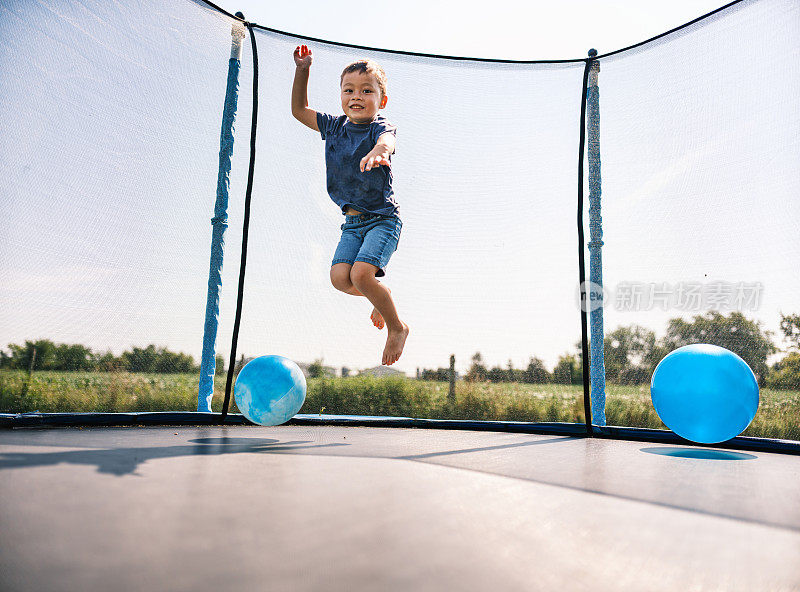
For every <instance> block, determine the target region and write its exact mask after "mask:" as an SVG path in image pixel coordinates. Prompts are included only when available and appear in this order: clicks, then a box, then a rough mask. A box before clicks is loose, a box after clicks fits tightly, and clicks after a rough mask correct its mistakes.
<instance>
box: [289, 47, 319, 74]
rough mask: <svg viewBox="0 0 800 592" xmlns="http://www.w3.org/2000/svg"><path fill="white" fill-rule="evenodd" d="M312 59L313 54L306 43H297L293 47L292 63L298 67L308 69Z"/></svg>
mask: <svg viewBox="0 0 800 592" xmlns="http://www.w3.org/2000/svg"><path fill="white" fill-rule="evenodd" d="M313 59H314V56H313V55H312V53H311V50H310V49H309V48H308V45H298V46H297V47H296V48H295V50H294V63H295V64H296V65H297V67H298V68H303V69H304V70H308V69H309V68H310V67H311V62H312V61H313Z"/></svg>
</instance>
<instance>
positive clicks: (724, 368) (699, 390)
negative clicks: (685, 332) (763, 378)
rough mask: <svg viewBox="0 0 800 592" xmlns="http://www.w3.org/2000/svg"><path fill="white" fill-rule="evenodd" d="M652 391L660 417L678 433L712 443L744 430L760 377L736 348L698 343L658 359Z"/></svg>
mask: <svg viewBox="0 0 800 592" xmlns="http://www.w3.org/2000/svg"><path fill="white" fill-rule="evenodd" d="M650 396H651V397H652V399H653V406H654V407H655V408H656V412H657V413H658V416H659V417H660V418H661V421H663V422H664V424H665V425H666V426H667V427H668V428H669V429H671V430H672V431H673V432H675V433H676V434H678V435H679V436H681V437H683V438H686V439H687V440H692V441H693V442H701V443H704V444H713V443H717V442H724V441H725V440H730V439H731V438H734V437H735V436H738V435H739V434H741V433H742V432H743V431H744V430H745V428H747V426H748V425H750V422H751V421H752V420H753V417H755V414H756V411H757V410H758V382H757V381H756V377H755V375H754V374H753V371H752V370H751V369H750V366H748V365H747V363H746V362H745V361H744V360H743V359H742V358H740V357H739V356H737V355H736V354H735V353H733V352H732V351H729V350H727V349H725V348H724V347H719V346H716V345H709V344H705V343H696V344H693V345H686V346H684V347H680V348H678V349H676V350H675V351H673V352H671V353H670V354H668V355H667V356H665V357H664V359H663V360H661V362H659V364H658V366H657V367H656V371H655V372H654V373H653V380H652V382H651V384H650Z"/></svg>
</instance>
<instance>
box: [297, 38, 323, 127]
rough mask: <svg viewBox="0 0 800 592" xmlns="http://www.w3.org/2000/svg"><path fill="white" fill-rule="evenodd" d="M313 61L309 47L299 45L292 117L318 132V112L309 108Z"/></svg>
mask: <svg viewBox="0 0 800 592" xmlns="http://www.w3.org/2000/svg"><path fill="white" fill-rule="evenodd" d="M312 59H313V56H312V55H311V50H310V49H309V48H308V46H306V45H298V46H297V48H296V49H295V50H294V63H295V65H296V66H297V69H295V71H294V83H293V84H292V115H294V118H295V119H297V120H298V121H299V122H301V123H303V124H305V125H307V126H308V127H310V128H311V129H313V130H314V131H316V132H318V131H319V126H317V112H316V111H314V110H313V109H309V108H308V74H309V71H310V69H311V61H312Z"/></svg>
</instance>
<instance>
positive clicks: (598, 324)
mask: <svg viewBox="0 0 800 592" xmlns="http://www.w3.org/2000/svg"><path fill="white" fill-rule="evenodd" d="M596 56H597V51H596V50H594V49H592V50H590V51H589V57H590V58H594V57H596ZM599 74H600V62H598V61H597V60H594V59H593V60H592V61H591V65H590V68H589V81H588V88H587V96H586V111H587V113H586V115H587V120H586V128H587V129H586V132H587V134H586V136H587V138H586V139H587V159H588V164H589V287H588V290H587V296H588V301H587V303H586V304H587V305H588V307H589V310H590V314H589V319H590V320H589V327H590V335H591V337H590V353H589V359H590V368H589V380H590V382H591V389H592V392H591V401H592V420H593V422H594V424H595V425H598V426H604V425H606V369H605V359H604V355H603V343H604V331H603V306H604V301H603V218H602V215H601V209H600V195H601V183H600V87H599V85H598V77H599Z"/></svg>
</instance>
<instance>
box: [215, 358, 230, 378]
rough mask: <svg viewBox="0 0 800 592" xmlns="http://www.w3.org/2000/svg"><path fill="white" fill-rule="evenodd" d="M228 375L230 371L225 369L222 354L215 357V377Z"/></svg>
mask: <svg viewBox="0 0 800 592" xmlns="http://www.w3.org/2000/svg"><path fill="white" fill-rule="evenodd" d="M227 373H228V369H227V368H226V367H225V358H223V357H222V356H221V355H220V354H217V355H216V356H214V375H215V376H220V375H222V374H227Z"/></svg>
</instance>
